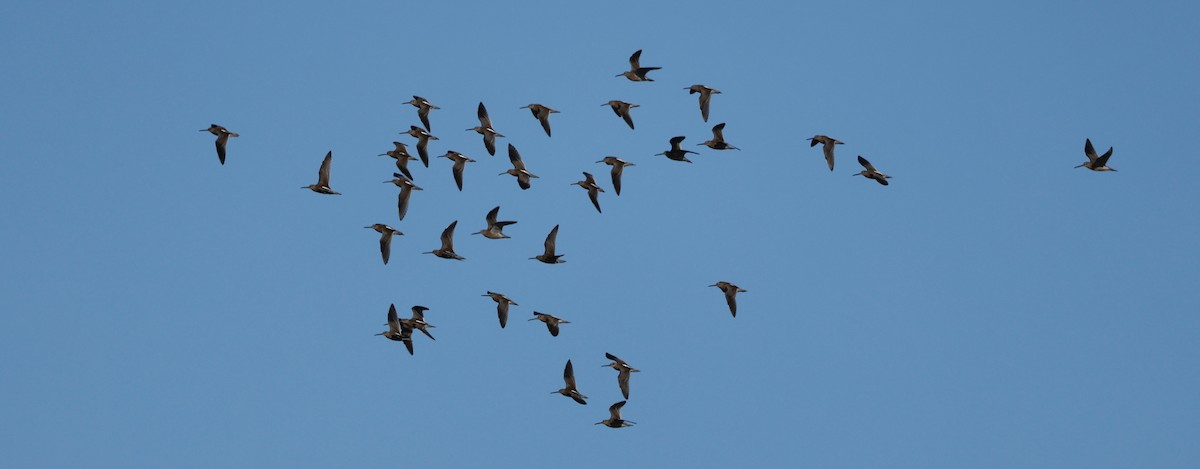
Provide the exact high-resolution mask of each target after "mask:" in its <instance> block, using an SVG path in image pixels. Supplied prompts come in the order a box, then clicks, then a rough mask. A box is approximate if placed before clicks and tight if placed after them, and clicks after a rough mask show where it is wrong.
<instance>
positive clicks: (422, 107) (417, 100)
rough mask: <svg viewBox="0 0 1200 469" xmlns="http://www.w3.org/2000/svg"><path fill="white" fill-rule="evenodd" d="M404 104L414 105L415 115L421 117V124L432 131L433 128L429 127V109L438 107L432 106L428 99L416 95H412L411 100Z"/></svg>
mask: <svg viewBox="0 0 1200 469" xmlns="http://www.w3.org/2000/svg"><path fill="white" fill-rule="evenodd" d="M404 104H411V105H413V106H415V107H416V108H417V117H420V118H421V125H424V126H425V130H427V131H430V132H432V131H433V129H432V128H430V127H429V110H430V109H441V108H440V107H437V106H434V105H433V103H430V102H429V100H427V99H425V98H422V97H420V96H416V95H414V96H413V99H412V101H409V102H406V103H404Z"/></svg>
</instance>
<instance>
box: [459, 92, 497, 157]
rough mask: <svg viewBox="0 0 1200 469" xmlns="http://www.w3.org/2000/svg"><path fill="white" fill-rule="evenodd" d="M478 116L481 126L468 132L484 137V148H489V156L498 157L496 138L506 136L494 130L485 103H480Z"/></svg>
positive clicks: (477, 111)
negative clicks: (472, 131) (474, 132)
mask: <svg viewBox="0 0 1200 469" xmlns="http://www.w3.org/2000/svg"><path fill="white" fill-rule="evenodd" d="M476 115H478V116H479V125H477V126H475V127H472V128H469V129H467V130H474V131H476V132H478V133H479V135H482V136H483V146H484V147H486V148H487V152H488V154H489V155H492V156H496V137H503V136H504V135H503V134H501V133H500V132H497V131H496V129H493V128H492V119H490V118H488V112H487V108H486V107H483V102H480V103H479V109H478V110H476Z"/></svg>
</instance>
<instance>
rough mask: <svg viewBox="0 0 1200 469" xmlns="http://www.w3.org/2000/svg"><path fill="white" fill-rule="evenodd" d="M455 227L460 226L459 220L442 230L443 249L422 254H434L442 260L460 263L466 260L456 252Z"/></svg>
mask: <svg viewBox="0 0 1200 469" xmlns="http://www.w3.org/2000/svg"><path fill="white" fill-rule="evenodd" d="M455 226H458V220H454V222H453V223H450V226H447V227H446V229H445V230H442V247H441V248H439V249H434V250H432V251H429V252H423V253H421V254H433V255H435V256H438V257H440V258H442V259H454V260H458V261H461V260H463V259H466V258H465V257H462V256H460V255H458V254H457V253H455V252H454V227H455Z"/></svg>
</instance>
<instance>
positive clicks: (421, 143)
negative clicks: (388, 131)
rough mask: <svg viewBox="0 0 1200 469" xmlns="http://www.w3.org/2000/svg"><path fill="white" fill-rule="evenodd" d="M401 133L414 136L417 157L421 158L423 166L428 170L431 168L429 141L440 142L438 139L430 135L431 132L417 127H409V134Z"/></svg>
mask: <svg viewBox="0 0 1200 469" xmlns="http://www.w3.org/2000/svg"><path fill="white" fill-rule="evenodd" d="M401 133H405V134H409V135H411V136H413V138H416V139H417V155H418V156H420V157H421V164H424V165H425V167H426V168H428V167H429V141H430V140H439V139H438V138H437V137H435V136H434V135H433V134H431V133H429V131H427V130H425V129H422V128H420V127H417V126H415V125H410V126H408V132H401Z"/></svg>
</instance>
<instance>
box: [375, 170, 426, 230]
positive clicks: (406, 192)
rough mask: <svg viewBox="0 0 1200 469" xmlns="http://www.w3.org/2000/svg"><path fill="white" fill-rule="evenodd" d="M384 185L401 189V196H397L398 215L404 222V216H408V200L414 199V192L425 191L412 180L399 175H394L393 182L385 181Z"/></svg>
mask: <svg viewBox="0 0 1200 469" xmlns="http://www.w3.org/2000/svg"><path fill="white" fill-rule="evenodd" d="M383 182H384V183H389V182H390V183H392V184H395V185H396V187H399V188H400V194H399V195H397V196H396V213H397V215H399V216H400V220H401V221H403V220H404V216H405V215H407V214H408V199H409V198H410V197H412V191H414V190H418V191H420V190H425V189H422V188H421V187H420V186H418V185H416V184H413V182H412V181H411V180H409V179H408V178H406V177H404V175H402V174H399V173H392V180H390V181H383Z"/></svg>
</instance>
